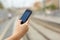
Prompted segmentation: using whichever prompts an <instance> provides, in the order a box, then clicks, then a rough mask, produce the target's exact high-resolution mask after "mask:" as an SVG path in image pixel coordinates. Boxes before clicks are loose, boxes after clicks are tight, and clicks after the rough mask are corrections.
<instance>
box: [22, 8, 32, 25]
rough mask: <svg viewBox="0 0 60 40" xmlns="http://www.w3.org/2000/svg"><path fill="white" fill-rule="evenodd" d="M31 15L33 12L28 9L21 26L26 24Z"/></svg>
mask: <svg viewBox="0 0 60 40" xmlns="http://www.w3.org/2000/svg"><path fill="white" fill-rule="evenodd" d="M31 14H32V11H31V10H28V9H27V10H26V11H25V12H24V14H23V15H22V17H21V20H22V22H21V24H23V23H25V22H26V21H27V20H28V18H29V17H30V15H31Z"/></svg>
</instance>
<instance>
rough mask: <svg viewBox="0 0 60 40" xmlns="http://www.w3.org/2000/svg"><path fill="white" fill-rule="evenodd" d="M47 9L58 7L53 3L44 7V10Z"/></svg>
mask: <svg viewBox="0 0 60 40" xmlns="http://www.w3.org/2000/svg"><path fill="white" fill-rule="evenodd" d="M45 9H50V10H55V9H57V7H56V6H55V5H54V4H51V5H49V6H47V7H45V8H43V10H45Z"/></svg>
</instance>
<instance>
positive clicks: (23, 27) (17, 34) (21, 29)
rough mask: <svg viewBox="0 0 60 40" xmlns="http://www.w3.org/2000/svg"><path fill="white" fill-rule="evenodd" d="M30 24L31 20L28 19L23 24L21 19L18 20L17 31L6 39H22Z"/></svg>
mask: <svg viewBox="0 0 60 40" xmlns="http://www.w3.org/2000/svg"><path fill="white" fill-rule="evenodd" d="M28 24H29V21H27V22H26V23H24V24H21V20H18V22H17V23H16V29H15V32H14V33H13V34H12V36H10V37H8V38H7V39H6V40H19V39H21V38H22V37H23V36H24V35H25V34H26V32H27V31H28Z"/></svg>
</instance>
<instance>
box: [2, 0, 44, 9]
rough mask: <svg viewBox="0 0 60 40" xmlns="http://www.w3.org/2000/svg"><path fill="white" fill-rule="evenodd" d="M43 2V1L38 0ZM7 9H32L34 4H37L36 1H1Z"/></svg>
mask: <svg viewBox="0 0 60 40" xmlns="http://www.w3.org/2000/svg"><path fill="white" fill-rule="evenodd" d="M37 1H40V2H42V1H43V0H37ZM1 2H2V3H3V5H4V7H5V8H10V7H16V8H21V7H31V6H33V4H34V3H35V2H36V1H35V0H1Z"/></svg>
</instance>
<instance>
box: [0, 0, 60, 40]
mask: <svg viewBox="0 0 60 40" xmlns="http://www.w3.org/2000/svg"><path fill="white" fill-rule="evenodd" d="M26 9H31V10H32V11H33V13H32V16H31V18H30V19H31V20H30V25H29V31H28V32H27V34H26V35H25V36H24V37H23V38H22V39H21V40H60V0H0V40H4V39H5V38H7V37H8V36H10V35H11V34H12V33H13V31H14V28H15V25H14V24H15V22H16V20H17V18H18V17H20V16H21V15H22V14H23V13H24V11H25V10H26Z"/></svg>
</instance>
